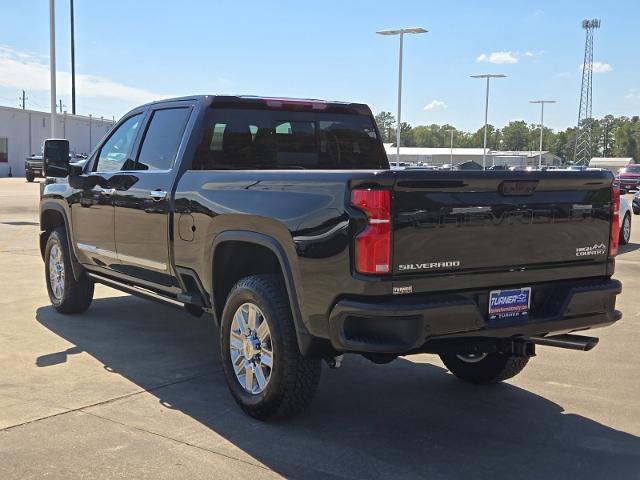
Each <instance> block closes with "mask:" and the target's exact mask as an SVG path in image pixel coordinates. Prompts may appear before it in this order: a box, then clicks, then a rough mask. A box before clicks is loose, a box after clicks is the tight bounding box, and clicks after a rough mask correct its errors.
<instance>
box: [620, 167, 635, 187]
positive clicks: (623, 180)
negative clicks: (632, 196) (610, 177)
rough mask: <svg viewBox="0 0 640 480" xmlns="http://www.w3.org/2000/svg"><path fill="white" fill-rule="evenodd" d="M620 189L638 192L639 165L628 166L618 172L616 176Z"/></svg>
mask: <svg viewBox="0 0 640 480" xmlns="http://www.w3.org/2000/svg"><path fill="white" fill-rule="evenodd" d="M618 181H619V182H620V188H625V189H627V190H638V185H640V165H629V166H628V167H625V168H623V169H621V170H620V173H619V174H618Z"/></svg>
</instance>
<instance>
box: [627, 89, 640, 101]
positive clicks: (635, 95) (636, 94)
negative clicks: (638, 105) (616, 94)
mask: <svg viewBox="0 0 640 480" xmlns="http://www.w3.org/2000/svg"><path fill="white" fill-rule="evenodd" d="M624 98H631V99H633V100H640V90H638V89H637V88H630V89H629V90H628V91H627V94H626V95H625V96H624Z"/></svg>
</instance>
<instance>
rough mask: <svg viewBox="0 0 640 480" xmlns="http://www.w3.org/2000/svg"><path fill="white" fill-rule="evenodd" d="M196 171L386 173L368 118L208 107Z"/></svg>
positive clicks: (195, 164) (372, 123) (377, 139)
mask: <svg viewBox="0 0 640 480" xmlns="http://www.w3.org/2000/svg"><path fill="white" fill-rule="evenodd" d="M193 168H194V169H196V170H237V169H256V170H259V169H388V168H389V163H388V161H387V157H386V154H385V152H384V149H383V148H382V144H381V142H380V140H379V138H378V134H377V131H376V128H375V125H374V121H373V118H372V117H371V116H368V115H360V114H343V113H328V112H327V113H325V112H300V111H288V110H267V109H253V108H210V109H209V110H208V112H207V114H206V120H205V127H204V132H203V140H202V143H201V144H200V146H199V148H198V151H197V152H196V155H195V158H194V161H193Z"/></svg>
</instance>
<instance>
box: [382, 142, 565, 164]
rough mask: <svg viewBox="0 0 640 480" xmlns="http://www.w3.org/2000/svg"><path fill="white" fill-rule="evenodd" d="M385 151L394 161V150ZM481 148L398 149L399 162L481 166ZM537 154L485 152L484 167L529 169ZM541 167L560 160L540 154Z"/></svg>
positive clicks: (560, 162) (532, 152) (389, 147)
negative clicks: (470, 163) (476, 164)
mask: <svg viewBox="0 0 640 480" xmlns="http://www.w3.org/2000/svg"><path fill="white" fill-rule="evenodd" d="M385 150H386V152H387V157H388V158H389V161H391V162H395V161H396V148H395V147H392V146H387V145H386V144H385ZM482 153H483V149H482V148H454V149H453V150H451V149H450V148H420V147H400V160H399V161H400V162H406V163H414V164H415V163H418V162H422V163H428V164H430V165H445V164H450V163H453V164H454V165H458V164H460V163H464V162H469V161H473V162H476V163H478V164H480V165H482ZM538 156H539V152H537V151H535V150H533V151H529V150H526V151H503V150H487V156H486V165H487V167H490V166H492V165H509V166H514V167H529V166H537V165H538ZM542 164H543V165H561V164H562V159H561V158H560V157H558V156H557V155H554V154H553V153H551V152H548V151H544V150H543V152H542Z"/></svg>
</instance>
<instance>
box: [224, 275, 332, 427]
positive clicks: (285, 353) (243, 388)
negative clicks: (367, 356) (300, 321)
mask: <svg viewBox="0 0 640 480" xmlns="http://www.w3.org/2000/svg"><path fill="white" fill-rule="evenodd" d="M250 311H251V312H252V313H251V314H250V313H249V312H250ZM263 323H264V325H265V326H266V328H265V327H264V326H262V325H263ZM220 355H221V357H222V366H223V370H224V375H225V379H226V381H227V385H228V386H229V390H230V391H231V394H232V395H233V398H234V399H235V401H236V402H237V403H238V405H240V407H241V408H242V410H244V411H245V412H246V413H247V414H248V415H250V416H252V417H254V418H257V419H258V420H266V419H269V418H286V417H290V416H292V415H294V414H296V413H298V412H300V411H302V410H303V409H304V408H305V407H306V406H307V405H308V404H309V403H310V402H311V400H312V399H313V396H314V395H315V392H316V390H317V388H318V383H319V381H320V371H321V361H320V359H313V358H305V357H303V356H302V355H301V353H300V350H299V349H298V340H297V336H296V330H295V327H294V324H293V318H292V315H291V309H290V306H289V297H288V295H287V291H286V288H285V286H284V284H283V282H282V279H281V278H280V277H279V276H278V275H254V276H250V277H245V278H243V279H241V280H240V281H238V283H237V284H236V285H235V286H234V287H233V289H232V290H231V293H230V294H229V296H228V298H227V302H226V304H225V307H224V311H223V313H222V322H221V329H220Z"/></svg>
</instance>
